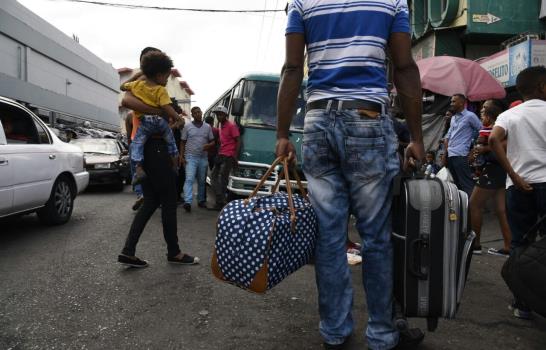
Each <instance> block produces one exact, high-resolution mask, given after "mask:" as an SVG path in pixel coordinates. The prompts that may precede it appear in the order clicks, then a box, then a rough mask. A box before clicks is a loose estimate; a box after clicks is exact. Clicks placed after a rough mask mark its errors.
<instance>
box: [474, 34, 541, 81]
mask: <svg viewBox="0 0 546 350" xmlns="http://www.w3.org/2000/svg"><path fill="white" fill-rule="evenodd" d="M479 63H480V65H481V66H482V67H483V68H484V69H485V70H487V71H488V72H489V73H490V74H491V75H492V76H493V77H494V78H495V79H497V81H498V82H499V83H501V84H502V85H503V86H505V87H511V86H515V85H516V78H517V76H518V74H519V73H520V72H521V71H522V70H524V69H525V68H529V67H532V66H546V40H527V41H524V42H522V43H519V44H517V45H514V46H511V47H509V48H507V49H504V50H503V51H501V52H498V53H496V54H494V55H492V56H489V57H487V58H486V59H483V60H482V61H480V62H479Z"/></svg>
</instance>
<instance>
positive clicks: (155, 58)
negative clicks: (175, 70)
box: [140, 51, 173, 78]
mask: <svg viewBox="0 0 546 350" xmlns="http://www.w3.org/2000/svg"><path fill="white" fill-rule="evenodd" d="M172 67H173V61H172V60H171V58H170V57H169V56H167V55H166V54H165V53H163V52H161V51H150V52H148V53H146V54H145V55H144V56H142V62H141V63H140V70H142V73H143V74H144V75H145V76H147V77H148V78H151V77H154V76H155V75H157V74H162V73H167V72H170V71H171V68H172Z"/></svg>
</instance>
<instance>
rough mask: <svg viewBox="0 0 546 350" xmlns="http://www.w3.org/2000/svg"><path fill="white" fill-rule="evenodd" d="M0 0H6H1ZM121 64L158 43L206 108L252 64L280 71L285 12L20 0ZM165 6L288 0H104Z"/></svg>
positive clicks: (281, 0)
mask: <svg viewBox="0 0 546 350" xmlns="http://www.w3.org/2000/svg"><path fill="white" fill-rule="evenodd" d="M0 1H1V0H0ZM18 1H19V2H20V3H21V4H23V5H24V6H26V7H27V8H29V9H30V10H31V11H33V12H34V13H36V14H37V15H39V16H40V17H42V18H44V19H45V20H46V21H48V22H49V23H51V24H52V25H54V26H55V27H57V28H58V29H60V30H61V31H63V32H64V33H66V34H67V35H69V36H72V34H75V35H77V36H78V37H79V39H80V44H81V45H83V46H84V47H86V48H87V49H89V50H90V51H91V52H93V53H94V54H96V55H97V56H99V57H100V58H101V59H103V60H104V61H106V62H109V63H111V64H112V65H113V66H114V67H115V68H121V67H130V68H135V67H137V66H138V56H139V53H140V50H141V49H142V48H144V47H146V46H154V47H157V48H159V49H161V50H163V51H165V52H166V53H167V54H168V55H170V56H171V58H172V59H173V61H174V64H175V67H176V68H178V70H179V71H180V73H181V74H182V80H185V81H187V82H188V84H189V85H190V87H191V88H192V89H193V91H194V92H195V96H193V97H192V101H195V102H192V105H194V106H195V105H199V106H200V107H201V108H203V109H206V108H207V107H209V105H210V104H211V103H212V102H213V101H214V99H215V98H217V97H219V95H220V94H222V93H223V92H224V91H225V90H227V89H228V88H229V87H230V85H231V84H233V83H235V81H236V80H237V78H238V77H239V76H240V75H242V74H243V73H245V72H251V71H260V72H274V73H278V72H280V69H281V66H282V64H283V60H284V28H285V26H286V15H285V14H284V12H278V13H266V14H237V13H196V12H184V11H165V10H148V9H146V10H140V9H138V10H133V9H123V8H114V7H108V6H98V5H89V4H80V3H74V2H68V1H64V0H18ZM97 1H100V2H112V3H124V4H135V5H148V6H163V7H179V8H180V7H184V8H206V9H264V8H267V9H284V7H285V6H286V0H230V1H227V0H224V1H221V0H155V1H150V0H97Z"/></svg>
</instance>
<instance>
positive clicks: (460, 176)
mask: <svg viewBox="0 0 546 350" xmlns="http://www.w3.org/2000/svg"><path fill="white" fill-rule="evenodd" d="M448 152H449V151H448ZM448 169H449V171H450V172H451V175H452V176H453V180H454V181H455V184H456V185H457V187H459V189H460V190H463V191H465V192H466V194H468V198H470V196H471V195H472V191H473V190H474V180H473V179H472V172H471V171H470V165H469V164H468V157H464V156H462V157H459V156H454V157H449V158H448Z"/></svg>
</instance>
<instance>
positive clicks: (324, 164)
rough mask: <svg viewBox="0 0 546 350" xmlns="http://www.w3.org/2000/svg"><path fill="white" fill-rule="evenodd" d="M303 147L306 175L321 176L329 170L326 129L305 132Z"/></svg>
mask: <svg viewBox="0 0 546 350" xmlns="http://www.w3.org/2000/svg"><path fill="white" fill-rule="evenodd" d="M301 148H302V156H303V157H302V158H303V171H304V172H305V175H306V176H312V177H320V176H321V175H323V174H324V173H325V172H326V171H328V169H329V159H328V158H329V157H328V141H327V139H326V133H325V132H324V131H318V132H313V133H304V134H303V143H302V145H301Z"/></svg>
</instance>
